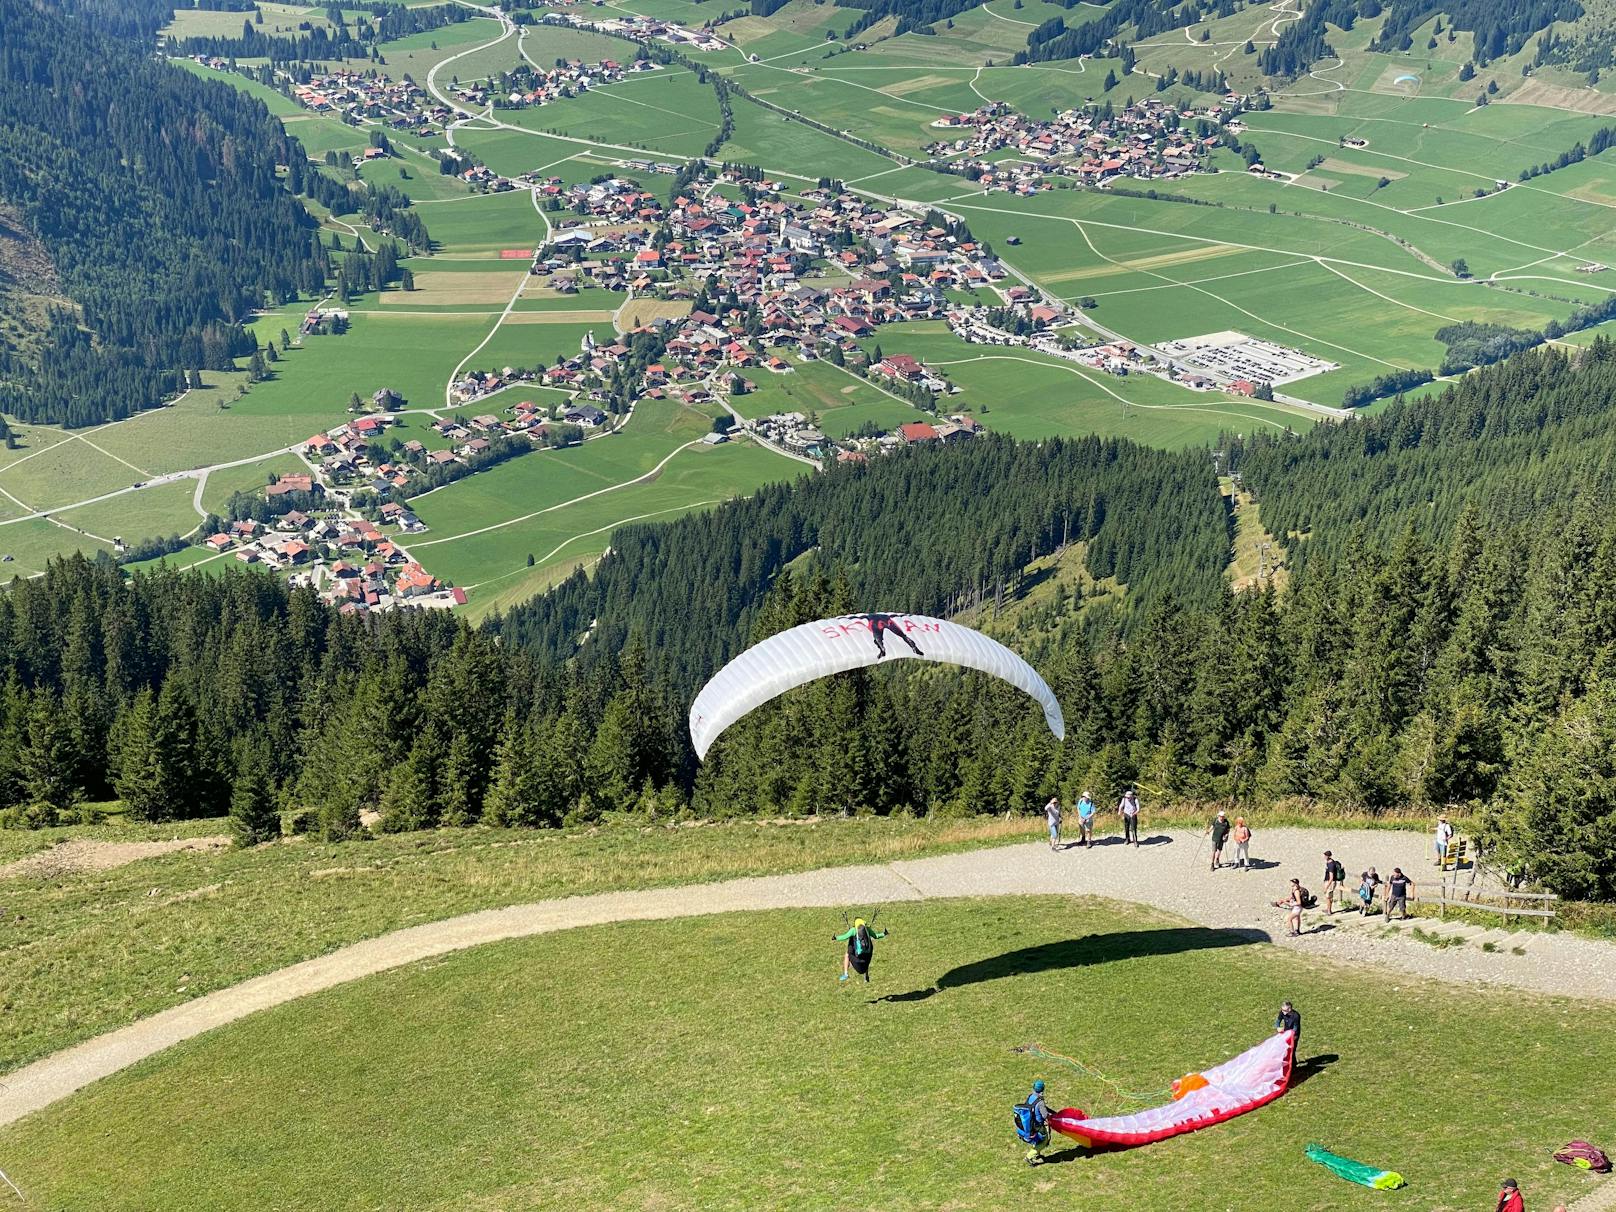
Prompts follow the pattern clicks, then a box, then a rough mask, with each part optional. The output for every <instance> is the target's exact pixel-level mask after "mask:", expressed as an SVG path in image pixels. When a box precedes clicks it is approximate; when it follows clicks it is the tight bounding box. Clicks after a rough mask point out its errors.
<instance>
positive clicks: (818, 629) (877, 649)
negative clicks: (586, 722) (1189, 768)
mask: <svg viewBox="0 0 1616 1212" xmlns="http://www.w3.org/2000/svg"><path fill="white" fill-rule="evenodd" d="M916 659H918V660H924V661H937V662H939V663H941V664H947V665H963V666H965V667H966V668H968V669H978V670H980V671H981V672H983V673H988V674H992V675H993V676H994V677H996V678H999V679H1001V680H1002V681H1006V682H1009V683H1010V684H1011V685H1012V686H1015V687H1016V688H1017V689H1019V690H1023V691H1025V692H1026V693H1027V694H1029V695H1031V696H1032V697H1033V698H1034V699H1035V700H1037V702H1038V705H1039V706H1040V707H1042V708H1043V710H1044V720H1045V722H1046V723H1047V724H1048V725H1049V730H1050V731H1051V732H1053V733H1054V734H1055V737H1056V739H1057V740H1063V739H1065V736H1066V721H1065V719H1064V718H1063V717H1062V716H1061V709H1060V704H1059V703H1058V702H1056V701H1055V695H1054V693H1053V692H1052V691H1051V690H1050V689H1049V685H1048V684H1047V683H1046V682H1045V681H1044V679H1043V678H1041V677H1039V676H1038V673H1037V671H1036V670H1034V669H1033V667H1032V666H1031V665H1029V664H1027V662H1026V661H1024V660H1022V659H1021V658H1020V657H1018V656H1017V655H1016V654H1015V653H1013V652H1011V651H1010V650H1009V649H1008V648H1006V647H1005V646H1004V645H1003V644H1001V643H999V642H998V641H997V640H990V639H989V638H988V637H987V636H985V635H983V634H982V633H981V632H980V631H973V630H972V629H971V628H969V627H961V626H960V625H959V624H958V623H950V622H949V621H948V620H946V619H933V618H928V617H927V616H926V615H923V614H847V615H842V616H840V617H838V618H834V619H821V620H819V621H818V622H817V623H804V624H802V625H801V626H800V627H793V628H791V629H790V630H789V631H782V632H781V633H780V634H779V635H774V636H770V637H769V638H768V639H766V640H764V641H763V642H762V643H761V644H756V645H754V646H753V647H751V648H748V649H747V650H746V651H745V652H743V653H741V655H740V656H738V657H736V658H735V659H734V660H733V661H731V662H730V663H729V664H727V665H725V666H724V667H723V668H722V669H720V670H719V671H718V672H717V673H716V674H714V675H713V678H712V680H711V681H709V682H708V683H707V684H706V685H705V686H703V687H702V688H701V693H700V694H698V695H697V696H696V701H695V702H694V703H692V704H691V705H690V740H691V742H692V743H693V744H694V745H695V747H696V756H697V757H698V758H705V757H706V756H707V750H708V749H709V748H711V747H712V743H713V742H714V741H715V740H717V739H718V734H719V733H721V732H723V731H724V729H726V728H728V727H729V726H730V725H731V724H733V723H734V722H735V721H736V720H738V719H740V718H741V717H742V716H743V715H745V714H746V713H747V712H749V711H751V710H752V709H753V708H755V707H761V706H762V705H763V704H764V703H767V702H768V701H769V700H770V699H772V698H776V697H778V696H779V695H782V694H784V693H785V692H786V691H788V690H792V689H794V688H796V687H798V686H802V685H804V684H806V683H808V682H812V681H815V680H817V679H819V678H822V677H828V676H829V675H830V674H833V673H845V672H846V671H848V670H849V669H863V668H865V667H867V666H870V665H877V664H880V663H881V662H882V661H892V660H916Z"/></svg>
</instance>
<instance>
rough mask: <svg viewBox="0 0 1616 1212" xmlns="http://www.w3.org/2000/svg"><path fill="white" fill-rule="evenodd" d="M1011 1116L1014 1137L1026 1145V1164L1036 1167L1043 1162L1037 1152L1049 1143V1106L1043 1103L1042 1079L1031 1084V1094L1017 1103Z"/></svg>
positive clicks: (1040, 1154)
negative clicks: (1013, 1118) (1014, 1128)
mask: <svg viewBox="0 0 1616 1212" xmlns="http://www.w3.org/2000/svg"><path fill="white" fill-rule="evenodd" d="M1011 1114H1012V1115H1013V1116H1014V1117H1015V1123H1016V1135H1017V1136H1018V1137H1020V1138H1021V1140H1022V1142H1023V1143H1025V1144H1026V1145H1027V1164H1028V1165H1029V1166H1036V1165H1037V1164H1038V1163H1039V1162H1041V1161H1043V1160H1044V1155H1043V1154H1042V1153H1040V1152H1039V1150H1040V1149H1042V1148H1043V1147H1044V1146H1045V1145H1047V1144H1048V1143H1049V1104H1048V1103H1046V1102H1045V1101H1044V1079H1043V1078H1041V1077H1040V1078H1039V1079H1038V1080H1037V1081H1035V1082H1033V1084H1032V1093H1031V1094H1029V1095H1028V1096H1027V1098H1026V1101H1024V1102H1019V1103H1017V1104H1016V1105H1015V1107H1014V1108H1013V1109H1012V1111H1011Z"/></svg>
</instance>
